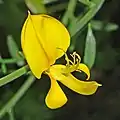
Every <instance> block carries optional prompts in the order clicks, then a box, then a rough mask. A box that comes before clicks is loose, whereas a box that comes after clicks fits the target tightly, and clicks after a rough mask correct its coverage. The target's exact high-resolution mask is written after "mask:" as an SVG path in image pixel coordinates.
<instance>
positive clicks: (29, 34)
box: [21, 15, 50, 78]
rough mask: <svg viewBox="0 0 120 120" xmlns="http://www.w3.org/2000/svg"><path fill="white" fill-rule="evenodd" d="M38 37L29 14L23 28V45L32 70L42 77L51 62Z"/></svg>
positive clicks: (38, 76)
mask: <svg viewBox="0 0 120 120" xmlns="http://www.w3.org/2000/svg"><path fill="white" fill-rule="evenodd" d="M38 39H39V38H38V36H37V34H36V31H35V29H34V26H33V23H32V20H31V18H30V15H28V18H27V19H26V21H25V23H24V26H23V28H22V33H21V45H22V49H23V53H24V55H25V57H26V60H27V62H28V64H29V66H30V69H31V71H32V72H33V74H34V75H35V76H36V77H37V78H40V77H41V74H42V72H43V71H44V70H46V69H47V68H48V67H49V66H50V63H49V62H48V56H47V54H46V52H45V51H44V49H43V47H42V45H41V43H40V42H39V40H38Z"/></svg>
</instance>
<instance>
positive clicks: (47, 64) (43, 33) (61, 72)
mask: <svg viewBox="0 0 120 120" xmlns="http://www.w3.org/2000/svg"><path fill="white" fill-rule="evenodd" d="M21 45H22V49H23V53H24V55H25V58H26V60H27V63H28V65H29V67H30V69H31V71H32V72H33V74H34V75H35V76H36V77H37V78H38V79H40V78H41V74H42V73H43V72H44V73H45V74H47V75H48V76H49V77H50V79H51V87H50V90H49V92H48V94H47V96H46V99H45V102H46V105H47V106H48V107H49V108H51V109H56V108H59V107H62V106H63V105H64V104H65V103H66V102H67V97H66V95H65V94H64V92H63V91H62V89H61V88H60V86H59V84H58V83H57V81H59V82H61V83H62V84H64V85H65V86H67V87H68V88H70V89H71V90H73V91H75V92H77V93H79V94H83V95H91V94H93V93H95V92H96V90H97V88H98V86H101V85H100V84H98V83H97V82H95V81H89V82H88V81H82V80H78V79H77V78H75V77H74V76H73V75H72V74H71V72H74V71H78V72H80V71H83V72H85V73H86V75H87V78H86V80H89V78H90V72H89V69H88V67H87V66H86V65H85V64H83V63H80V56H79V55H78V54H77V53H75V52H74V53H73V54H72V55H71V56H72V58H73V61H71V60H69V59H68V57H67V55H66V53H65V52H66V51H67V49H68V47H69V45H70V35H69V33H68V31H67V29H66V28H65V27H64V25H63V24H62V23H60V22H59V21H58V20H57V19H55V18H53V17H51V16H48V15H45V14H40V15H31V14H30V13H29V14H28V17H27V19H26V20H25V23H24V25H23V28H22V32H21ZM64 54H65V60H66V61H67V64H66V65H61V64H56V65H53V64H54V63H55V61H56V60H57V59H58V58H60V57H61V56H63V55H64Z"/></svg>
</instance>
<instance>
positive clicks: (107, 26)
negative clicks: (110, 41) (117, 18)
mask: <svg viewBox="0 0 120 120" xmlns="http://www.w3.org/2000/svg"><path fill="white" fill-rule="evenodd" d="M91 24H92V28H93V29H94V30H98V31H106V32H111V31H115V30H117V29H118V28H119V26H118V25H117V24H115V23H111V22H105V21H100V20H92V21H91Z"/></svg>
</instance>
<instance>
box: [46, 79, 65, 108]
mask: <svg viewBox="0 0 120 120" xmlns="http://www.w3.org/2000/svg"><path fill="white" fill-rule="evenodd" d="M50 79H51V88H50V90H49V92H48V94H47V96H46V99H45V102H46V105H47V106H48V107H49V108H51V109H56V108H59V107H62V106H63V105H64V104H65V103H66V102H67V97H66V96H65V94H64V92H63V91H62V89H61V88H60V86H59V84H58V83H57V81H56V80H55V79H53V78H52V77H50Z"/></svg>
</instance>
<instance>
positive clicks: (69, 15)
mask: <svg viewBox="0 0 120 120" xmlns="http://www.w3.org/2000/svg"><path fill="white" fill-rule="evenodd" d="M76 3H77V0H70V2H69V4H68V8H67V10H66V12H65V14H64V16H63V18H62V20H61V21H62V23H63V24H64V25H67V24H68V20H69V19H71V18H72V17H73V16H74V11H75V7H76Z"/></svg>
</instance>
